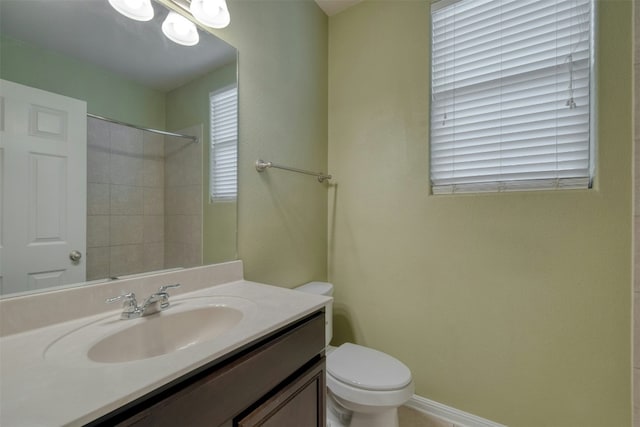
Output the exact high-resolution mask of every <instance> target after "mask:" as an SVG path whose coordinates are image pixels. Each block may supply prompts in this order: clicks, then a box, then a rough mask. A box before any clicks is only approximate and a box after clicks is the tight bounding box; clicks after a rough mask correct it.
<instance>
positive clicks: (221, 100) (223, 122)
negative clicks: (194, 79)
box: [209, 85, 238, 201]
mask: <svg viewBox="0 0 640 427" xmlns="http://www.w3.org/2000/svg"><path fill="white" fill-rule="evenodd" d="M209 100H210V106H211V116H210V119H211V155H210V156H211V165H210V175H209V176H210V180H211V182H210V186H209V188H210V192H211V200H212V201H215V200H233V199H235V198H236V197H237V194H238V179H237V176H238V88H237V86H235V85H234V86H232V87H227V88H225V89H222V90H220V91H217V92H213V93H211V94H210V96H209Z"/></svg>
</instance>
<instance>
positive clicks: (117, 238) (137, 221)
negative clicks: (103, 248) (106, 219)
mask: <svg viewBox="0 0 640 427" xmlns="http://www.w3.org/2000/svg"><path fill="white" fill-rule="evenodd" d="M143 231H144V225H143V217H142V215H112V216H111V230H110V233H109V236H110V242H111V245H127V244H135V243H142V242H143V239H142V236H143Z"/></svg>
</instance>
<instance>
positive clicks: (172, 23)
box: [162, 11, 200, 46]
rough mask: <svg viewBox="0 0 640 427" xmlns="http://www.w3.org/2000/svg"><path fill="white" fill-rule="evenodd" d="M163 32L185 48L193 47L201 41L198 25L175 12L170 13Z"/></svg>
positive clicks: (164, 23)
mask: <svg viewBox="0 0 640 427" xmlns="http://www.w3.org/2000/svg"><path fill="white" fill-rule="evenodd" d="M162 32H163V33H164V35H165V36H167V38H168V39H169V40H171V41H173V42H175V43H178V44H181V45H183V46H193V45H196V44H198V42H199V41H200V35H199V34H198V29H197V28H196V25H195V24H194V23H193V22H191V21H189V20H188V19H187V18H185V17H184V16H182V15H180V14H179V13H176V12H174V11H171V12H169V14H168V15H167V17H166V18H165V20H164V22H163V23H162Z"/></svg>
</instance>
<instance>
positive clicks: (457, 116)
mask: <svg viewBox="0 0 640 427" xmlns="http://www.w3.org/2000/svg"><path fill="white" fill-rule="evenodd" d="M593 7H594V6H593V0H458V1H451V0H441V1H439V2H437V3H434V4H433V5H432V9H431V18H432V58H431V59H432V75H431V95H432V102H431V130H430V132H431V138H430V156H431V159H430V160H431V166H430V169H431V185H432V189H433V192H434V194H441V193H455V192H479V191H510V190H530V189H555V188H589V187H590V186H591V182H592V177H593V164H594V161H593V157H594V156H593V153H594V143H593V138H592V135H593V131H592V129H593V124H592V122H591V118H592V117H593V105H592V104H593V91H592V90H590V88H591V86H592V85H591V81H592V80H593V72H592V68H593V67H592V63H593V34H592V32H593V30H592V27H593V14H594V12H593Z"/></svg>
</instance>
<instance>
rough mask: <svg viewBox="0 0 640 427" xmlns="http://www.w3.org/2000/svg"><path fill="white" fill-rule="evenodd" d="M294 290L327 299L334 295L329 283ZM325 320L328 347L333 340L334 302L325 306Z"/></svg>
mask: <svg viewBox="0 0 640 427" xmlns="http://www.w3.org/2000/svg"><path fill="white" fill-rule="evenodd" d="M294 289H295V290H296V291H301V292H306V293H308V294H316V295H324V296H327V297H330V296H332V295H333V285H332V284H331V283H327V282H309V283H306V284H304V285H302V286H298V287H297V288H294ZM324 319H325V322H324V323H325V325H324V326H325V344H326V345H327V346H328V345H329V343H330V342H331V338H333V302H328V303H327V304H326V305H325V308H324Z"/></svg>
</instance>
